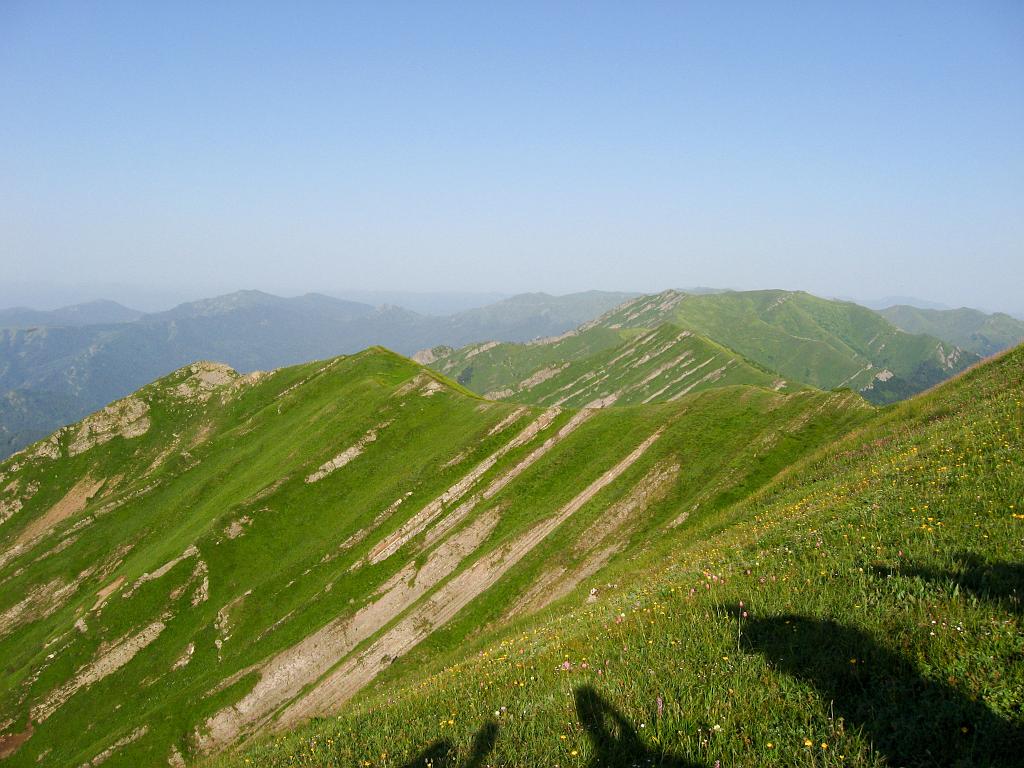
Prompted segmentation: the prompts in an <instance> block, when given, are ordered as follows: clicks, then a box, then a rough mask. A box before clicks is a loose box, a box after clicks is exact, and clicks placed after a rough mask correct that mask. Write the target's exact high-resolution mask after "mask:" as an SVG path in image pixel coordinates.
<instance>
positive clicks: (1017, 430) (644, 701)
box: [215, 348, 1024, 768]
mask: <svg viewBox="0 0 1024 768" xmlns="http://www.w3.org/2000/svg"><path fill="white" fill-rule="evenodd" d="M1022 382H1024V348H1018V349H1016V350H1014V351H1013V352H1011V353H1009V354H1007V355H1005V356H1003V357H1001V358H999V359H996V360H994V361H991V362H988V363H986V364H984V365H982V366H980V367H978V368H976V369H974V370H971V371H969V372H968V373H966V374H965V375H964V376H962V377H960V378H958V379H956V380H954V381H951V382H949V383H946V384H944V385H942V386H940V387H938V388H936V389H935V390H933V391H931V392H929V393H927V394H925V395H921V396H919V397H917V398H915V399H912V400H910V401H907V402H905V403H901V404H899V405H897V406H894V407H893V408H891V409H886V410H885V411H882V412H879V414H878V415H877V416H876V417H875V418H874V419H872V421H871V422H870V423H868V424H866V425H864V426H862V427H861V428H860V429H858V430H856V431H854V432H852V433H851V434H850V435H848V436H847V437H845V438H842V439H840V440H838V441H836V442H835V443H834V444H831V445H829V446H828V447H827V448H825V449H823V450H821V451H819V452H817V453H815V454H813V455H812V456H810V457H808V458H806V459H804V460H803V461H800V462H797V463H796V464H795V465H794V466H792V467H790V468H789V469H788V470H787V471H786V472H784V473H783V474H782V475H780V476H779V477H778V478H777V479H776V480H775V481H773V482H772V483H770V484H769V485H768V486H766V487H765V488H763V489H762V490H760V491H759V492H756V493H754V494H752V495H751V496H749V497H747V498H744V499H741V500H739V502H738V503H737V504H735V505H732V506H724V507H719V508H717V509H715V510H714V511H713V512H710V513H708V514H705V515H704V516H702V517H701V518H700V519H699V520H694V521H693V522H692V524H691V526H690V527H682V528H679V529H677V530H676V531H675V532H664V534H663V535H662V536H660V537H658V539H657V541H656V543H655V544H654V545H652V546H650V547H647V548H645V549H643V550H639V549H638V550H635V551H634V552H632V553H629V554H627V555H625V556H624V557H623V558H622V560H620V561H619V562H617V563H613V564H612V566H611V567H610V568H609V569H608V570H606V571H605V573H603V574H601V576H600V578H595V579H590V580H587V581H584V582H583V583H582V585H581V586H580V588H579V589H578V590H577V591H576V592H575V593H573V594H570V595H569V596H568V597H566V598H565V600H563V601H562V602H561V603H557V604H555V605H553V606H552V607H550V608H549V609H548V611H547V612H546V613H543V614H540V615H539V616H537V617H533V618H528V619H525V620H524V621H522V622H520V623H518V624H516V625H513V626H512V627H510V628H508V629H504V630H501V631H498V632H496V633H486V634H483V635H481V636H479V637H478V638H477V639H476V640H475V642H473V643H470V644H466V645H463V646H462V647H459V648H458V649H457V650H455V651H452V652H447V653H438V654H433V655H431V654H413V655H411V656H410V657H408V658H406V659H405V660H404V661H403V662H399V663H396V664H395V665H393V667H392V674H389V675H388V676H386V677H382V678H381V679H380V680H379V681H378V682H379V685H378V687H376V688H375V689H371V690H367V691H364V693H363V695H362V696H361V697H360V698H359V699H358V700H357V701H355V702H353V703H352V704H350V705H349V706H348V707H347V708H346V709H345V710H343V711H342V712H341V713H340V714H339V715H338V716H337V717H332V718H330V719H325V720H322V721H318V722H315V723H312V724H310V725H309V726H307V727H305V728H303V729H300V730H298V731H296V732H295V733H294V734H289V735H284V736H276V737H273V738H264V739H262V740H260V741H257V742H255V743H254V744H252V745H250V746H249V747H248V748H246V749H245V750H244V751H242V752H241V753H239V754H237V755H228V756H225V757H223V758H222V759H220V760H218V761H217V762H216V763H215V765H217V766H225V767H226V766H231V767H233V766H243V765H259V766H342V765H365V766H410V768H411V766H420V765H424V764H427V765H435V766H442V765H445V766H460V765H461V766H469V765H484V764H490V765H553V764H557V765H561V766H584V765H588V766H599V765H601V766H609V765H611V766H615V765H648V764H655V765H669V766H708V767H709V768H710V766H712V765H719V764H720V765H731V766H762V765H765V766H769V765H780V766H781V765H813V766H850V765H857V766H879V767H880V766H883V765H907V766H932V765H955V766H1002V765H1012V764H1016V763H1018V762H1019V758H1020V754H1021V749H1024V709H1022V705H1024V698H1022V696H1021V691H1022V690H1024V663H1022V653H1024V632H1022V626H1021V616H1022V600H1024V564H1022V561H1021V551H1022V546H1021V545H1022V543H1024V509H1022V506H1024V460H1022V456H1024V432H1022V425H1024V384H1022ZM714 394H715V393H708V394H707V395H704V396H703V397H709V396H713V395H714ZM613 410H614V409H613ZM590 589H594V591H593V592H590V595H591V597H590V598H587V599H586V601H584V596H585V595H587V594H588V590H590Z"/></svg>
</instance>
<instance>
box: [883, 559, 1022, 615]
mask: <svg viewBox="0 0 1024 768" xmlns="http://www.w3.org/2000/svg"><path fill="white" fill-rule="evenodd" d="M873 570H874V572H875V574H876V575H878V576H883V577H890V576H908V577H911V578H915V577H916V578H919V579H924V580H926V581H931V582H935V583H937V584H948V583H952V584H954V585H955V586H956V587H958V588H959V589H960V590H961V591H964V592H969V593H970V594H972V595H974V596H975V597H977V598H978V599H980V600H988V601H990V602H994V603H996V604H998V605H1000V606H1001V607H1003V608H1005V609H1006V610H1007V611H1010V612H1012V613H1016V614H1017V615H1018V616H1020V615H1024V564H1021V563H1008V562H1005V561H1001V560H996V561H989V560H986V559H985V558H983V557H981V556H979V555H977V554H975V553H974V552H962V553H960V554H959V555H957V557H956V564H955V565H954V567H953V568H952V569H950V570H942V569H939V568H930V567H928V566H919V565H913V564H907V565H903V566H901V567H899V568H881V567H875V568H874V569H873Z"/></svg>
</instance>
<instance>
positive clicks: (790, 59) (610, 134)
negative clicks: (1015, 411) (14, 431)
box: [0, 0, 1024, 312]
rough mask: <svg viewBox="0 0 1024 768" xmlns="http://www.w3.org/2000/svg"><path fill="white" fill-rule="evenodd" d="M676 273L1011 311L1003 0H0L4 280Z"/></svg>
mask: <svg viewBox="0 0 1024 768" xmlns="http://www.w3.org/2000/svg"><path fill="white" fill-rule="evenodd" d="M697 285H706V286H716V287H730V288H737V289H749V288H769V287H781V288H794V289H804V290H809V291H811V292H814V293H817V294H819V295H825V296H847V297H862V298H877V297H882V296H892V295H903V296H915V297H921V298H926V299H929V300H933V301H938V302H942V303H945V304H949V305H953V306H959V305H971V306H979V307H983V308H987V309H1001V310H1008V311H1016V312H1022V311H1024V3H1020V2H1017V1H1016V0H1014V1H1012V2H984V1H982V0H970V1H969V2H963V3H946V2H937V1H936V2H924V3H916V2H899V3H892V2H879V3H872V2H856V3H832V2H826V3H821V2H804V3H786V2H772V3H754V2H742V3H741V2H737V3H732V2H706V3H705V2H702V3H689V2H681V1H678V2H672V3H664V4H661V3H647V2H640V3H601V2H586V3H568V2H541V3H530V2H522V1H521V2H516V3H500V4H499V3H465V4H446V3H413V2H409V3H391V2H367V3H364V4H358V3H303V2H292V3H278V4H261V3H254V2H246V3H241V2H240V3H231V2H218V3H189V2H174V3H162V4H156V3H105V2H70V3H62V2H37V1H36V0H29V1H27V2H22V1H21V0H0V299H2V298H8V303H18V302H14V301H10V299H9V297H10V296H12V295H15V296H16V295H21V296H22V297H23V298H25V299H26V300H35V301H36V302H37V303H45V299H44V298H42V297H44V296H46V295H50V296H51V298H53V297H56V296H57V295H58V294H59V295H70V294H71V293H75V292H76V291H77V294H83V293H85V294H88V293H89V291H102V290H103V289H104V287H105V286H107V287H109V286H121V287H122V288H125V287H128V289H129V294H130V291H131V290H135V291H136V292H137V294H138V295H139V296H149V297H151V298H152V297H154V296H168V297H169V296H172V295H175V296H178V295H180V296H186V295H189V294H194V295H208V294H211V293H216V292H225V291H229V290H235V289H239V288H259V289H262V290H268V291H271V292H275V293H284V294H294V293H301V292H304V291H323V292H332V291H334V292H338V291H375V290H389V291H422V292H429V291H458V292H497V293H504V294H508V293H516V292H521V291H548V292H552V293H565V292H569V291H575V290H585V289H606V290H635V291H657V290H661V289H664V288H667V287H687V286H697ZM47 290H49V291H50V294H47V293H46V291H47ZM61 291H63V292H64V293H63V294H61V293H60V292H61ZM77 294H76V295H77ZM122 297H124V295H123V294H122ZM128 298H129V299H130V295H129V296H128ZM53 301H54V303H58V299H56V298H53ZM140 301H141V299H140ZM23 303H30V302H29V301H26V302H23Z"/></svg>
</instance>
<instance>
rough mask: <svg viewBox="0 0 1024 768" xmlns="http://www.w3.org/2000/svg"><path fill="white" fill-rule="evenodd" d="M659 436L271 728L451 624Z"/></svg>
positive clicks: (350, 690) (352, 688) (338, 700)
mask: <svg viewBox="0 0 1024 768" xmlns="http://www.w3.org/2000/svg"><path fill="white" fill-rule="evenodd" d="M662 431H663V428H662V429H659V430H658V431H657V432H655V433H654V434H653V435H651V436H650V437H648V438H647V439H646V440H644V441H643V442H642V443H641V444H640V445H639V446H637V447H636V448H634V449H633V450H632V451H631V452H630V453H629V454H628V455H627V456H626V457H625V458H623V459H622V460H621V461H620V462H619V463H618V464H616V465H615V466H614V467H612V468H611V469H609V470H608V471H606V472H605V473H604V474H603V475H601V476H600V477H599V478H598V479H597V480H595V481H594V482H593V483H591V484H590V485H589V486H588V487H587V488H586V489H585V490H583V491H582V492H581V493H579V494H578V495H577V496H576V497H575V498H573V499H572V501H570V502H569V503H568V504H566V505H565V506H564V507H562V508H561V509H560V510H559V511H558V513H557V514H556V515H555V516H553V517H551V518H549V519H548V520H545V521H544V522H542V523H539V524H538V525H536V526H534V527H533V528H532V529H530V530H529V531H527V532H526V533H525V534H523V535H522V536H520V537H519V538H518V539H516V540H515V541H514V542H512V543H510V544H508V545H506V546H504V547H501V548H499V549H498V550H495V551H493V552H491V553H489V554H487V555H486V556H484V557H483V558H481V559H480V560H477V561H476V562H475V563H473V564H472V565H471V566H469V568H467V569H466V570H464V571H462V572H461V573H459V574H458V575H456V576H455V577H454V578H453V579H452V580H451V581H449V582H448V583H447V584H445V585H444V586H442V587H441V588H440V589H439V590H438V591H437V592H436V593H435V594H434V595H432V596H431V597H430V598H429V599H428V600H426V601H425V602H424V603H422V604H421V605H420V606H418V607H417V608H415V609H414V610H413V611H412V612H410V613H409V614H408V615H407V616H405V618H403V619H402V620H401V621H399V622H398V623H397V624H396V625H395V626H394V627H392V628H391V629H390V630H388V631H387V632H386V633H384V635H382V636H381V637H380V638H379V639H378V640H377V641H376V642H374V643H372V644H371V645H370V646H369V647H368V648H366V649H365V650H364V651H362V652H361V653H359V654H357V655H356V656H353V657H351V658H350V659H348V660H346V661H345V662H343V663H342V664H341V666H339V667H338V668H337V669H335V670H334V671H333V672H332V673H331V674H330V675H328V676H327V677H326V678H324V680H323V681H322V682H321V683H320V684H319V685H317V686H316V687H315V688H314V689H313V690H312V691H310V692H309V693H308V694H307V695H306V696H304V697H303V698H302V699H300V700H299V701H297V702H295V703H294V704H292V705H291V706H290V707H289V708H288V709H286V710H285V711H284V712H283V713H282V716H281V718H280V719H279V720H278V722H277V723H276V727H277V728H279V729H284V728H289V727H292V726H294V725H296V724H297V723H299V722H301V721H303V720H306V719H308V718H309V717H312V716H314V715H317V714H321V713H326V712H329V711H331V710H333V709H335V708H336V707H338V706H339V705H340V704H343V703H344V702H345V701H347V700H348V699H349V698H351V697H352V695H353V694H355V693H356V692H357V691H358V690H359V689H360V688H362V687H363V686H364V685H366V684H367V683H368V682H370V681H371V680H372V679H373V678H374V677H376V675H377V674H378V673H379V672H380V671H381V670H382V669H384V668H385V667H386V666H387V665H389V664H390V663H391V662H392V660H394V659H395V658H397V657H398V656H401V655H402V654H404V653H406V652H407V651H409V650H410V649H411V648H413V647H414V646H415V645H416V644H417V643H419V642H420V641H421V640H423V639H424V638H425V637H427V636H428V635H429V634H430V633H431V632H432V631H433V630H434V629H435V628H437V627H440V626H442V625H443V624H445V623H446V622H448V621H450V620H451V619H452V618H453V617H454V616H455V615H456V614H457V613H458V612H459V611H460V610H462V609H463V608H464V607H465V606H466V605H468V604H469V603H470V602H471V601H472V600H473V599H475V598H476V597H477V596H479V595H480V594H482V593H483V592H485V591H486V590H488V589H489V588H490V587H491V586H493V585H494V584H495V583H496V582H497V581H498V579H500V578H501V577H502V576H504V575H505V573H507V572H508V571H509V570H510V569H511V568H512V567H513V566H514V565H516V563H518V562H519V561H520V560H522V559H523V558H524V557H525V556H526V555H528V554H529V553H530V552H531V551H532V550H533V549H534V547H536V546H537V545H538V544H540V542H541V541H543V540H544V539H545V538H546V537H547V536H548V535H549V534H550V533H551V532H552V531H554V530H555V529H556V528H557V527H558V526H559V525H561V524H562V523H563V522H565V520H567V519H568V518H569V517H571V516H572V515H573V514H575V513H576V512H577V511H579V509H580V508H581V507H583V505H584V504H586V503H587V502H589V501H590V500H591V499H593V498H594V496H596V495H597V494H598V493H599V492H600V491H601V490H602V489H604V488H605V487H606V486H608V485H609V484H611V483H612V482H614V481H615V480H616V479H617V478H618V477H619V476H620V475H621V474H622V473H623V472H625V471H626V470H627V469H628V468H629V467H631V466H632V465H633V464H634V463H635V462H636V461H637V459H639V458H640V457H641V456H642V455H643V454H644V453H645V452H646V451H647V449H648V448H650V447H651V445H653V443H654V442H655V441H656V440H657V439H658V438H659V437H660V436H661V433H662Z"/></svg>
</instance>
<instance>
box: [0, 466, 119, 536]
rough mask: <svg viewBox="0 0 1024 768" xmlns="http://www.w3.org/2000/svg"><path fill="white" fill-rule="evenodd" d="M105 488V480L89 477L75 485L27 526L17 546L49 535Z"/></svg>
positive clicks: (20, 534)
mask: <svg viewBox="0 0 1024 768" xmlns="http://www.w3.org/2000/svg"><path fill="white" fill-rule="evenodd" d="M102 487H103V480H93V479H92V478H91V477H89V476H88V475H87V476H85V477H83V478H82V479H81V480H79V481H78V482H77V483H75V484H74V485H73V486H72V487H71V490H69V491H68V492H67V493H66V494H64V498H62V499H61V500H60V501H58V502H57V503H56V504H54V505H53V506H52V507H50V508H49V509H48V510H46V512H44V513H43V514H42V515H40V516H39V517H37V518H36V519H35V520H33V521H32V522H30V523H29V524H28V525H26V526H25V527H24V528H23V529H22V531H21V533H19V534H18V538H17V540H16V542H15V543H16V544H17V545H23V544H28V543H29V542H31V541H34V540H36V539H38V538H41V537H42V536H43V535H45V534H46V533H48V532H49V531H50V529H51V528H53V527H54V526H55V525H57V524H58V523H61V522H63V521H64V520H67V519H68V518H69V517H71V516H72V515H76V514H78V513H79V512H81V511H82V510H83V509H85V506H86V505H87V504H88V503H89V499H91V498H92V497H93V496H95V495H96V492H97V491H98V490H99V489H100V488H102Z"/></svg>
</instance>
